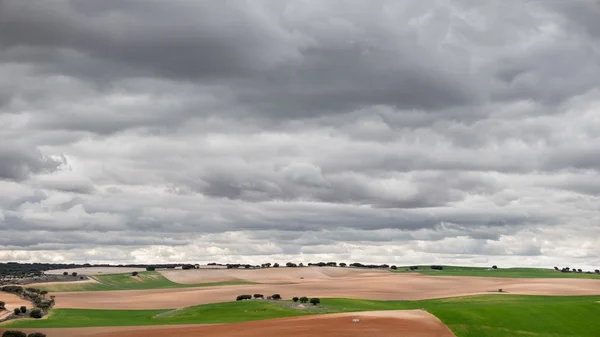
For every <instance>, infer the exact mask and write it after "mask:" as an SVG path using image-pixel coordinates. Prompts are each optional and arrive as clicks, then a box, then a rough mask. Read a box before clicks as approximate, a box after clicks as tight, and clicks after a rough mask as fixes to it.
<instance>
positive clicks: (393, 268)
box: [390, 266, 398, 270]
mask: <svg viewBox="0 0 600 337" xmlns="http://www.w3.org/2000/svg"><path fill="white" fill-rule="evenodd" d="M390 269H392V270H396V269H398V267H396V266H391V267H390Z"/></svg>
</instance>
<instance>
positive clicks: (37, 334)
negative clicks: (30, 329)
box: [27, 332, 46, 337]
mask: <svg viewBox="0 0 600 337" xmlns="http://www.w3.org/2000/svg"><path fill="white" fill-rule="evenodd" d="M27 337H46V335H45V334H43V333H41V332H34V333H30V334H29V335H27Z"/></svg>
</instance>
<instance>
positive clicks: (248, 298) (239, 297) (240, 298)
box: [235, 295, 252, 301]
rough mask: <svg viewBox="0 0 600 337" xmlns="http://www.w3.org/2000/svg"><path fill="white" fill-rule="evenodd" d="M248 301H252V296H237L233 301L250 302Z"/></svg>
mask: <svg viewBox="0 0 600 337" xmlns="http://www.w3.org/2000/svg"><path fill="white" fill-rule="evenodd" d="M250 299H252V295H239V296H238V297H237V298H236V299H235V300H236V301H242V300H250Z"/></svg>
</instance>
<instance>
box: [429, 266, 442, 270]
mask: <svg viewBox="0 0 600 337" xmlns="http://www.w3.org/2000/svg"><path fill="white" fill-rule="evenodd" d="M430 268H431V269H433V270H442V269H444V267H443V266H431V267H430Z"/></svg>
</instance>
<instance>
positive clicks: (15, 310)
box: [13, 308, 21, 315]
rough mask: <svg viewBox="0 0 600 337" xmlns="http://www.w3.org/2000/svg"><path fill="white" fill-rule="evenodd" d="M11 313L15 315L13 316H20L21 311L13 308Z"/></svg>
mask: <svg viewBox="0 0 600 337" xmlns="http://www.w3.org/2000/svg"><path fill="white" fill-rule="evenodd" d="M13 312H14V313H15V315H20V314H21V310H20V309H19V308H14V309H13Z"/></svg>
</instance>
